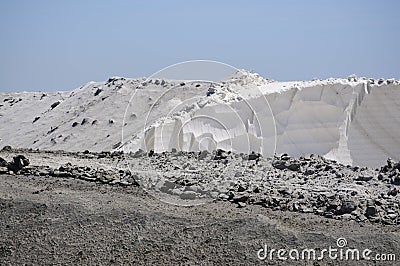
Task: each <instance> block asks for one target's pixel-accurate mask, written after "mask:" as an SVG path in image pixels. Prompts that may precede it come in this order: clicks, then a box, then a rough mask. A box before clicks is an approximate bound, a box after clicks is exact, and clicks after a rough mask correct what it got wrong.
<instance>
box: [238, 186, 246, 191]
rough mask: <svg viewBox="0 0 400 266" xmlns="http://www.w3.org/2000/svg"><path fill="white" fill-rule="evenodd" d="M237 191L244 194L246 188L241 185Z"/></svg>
mask: <svg viewBox="0 0 400 266" xmlns="http://www.w3.org/2000/svg"><path fill="white" fill-rule="evenodd" d="M237 191H238V192H244V191H246V188H245V187H243V186H242V185H239V187H238V189H237Z"/></svg>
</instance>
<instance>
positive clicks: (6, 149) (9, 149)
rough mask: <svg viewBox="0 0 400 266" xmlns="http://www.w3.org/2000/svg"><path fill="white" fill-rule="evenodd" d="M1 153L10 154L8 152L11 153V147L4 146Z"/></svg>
mask: <svg viewBox="0 0 400 266" xmlns="http://www.w3.org/2000/svg"><path fill="white" fill-rule="evenodd" d="M1 151H8V152H10V151H12V147H11V146H9V145H7V146H4V147H3V149H1Z"/></svg>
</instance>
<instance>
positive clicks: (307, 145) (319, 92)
mask: <svg viewBox="0 0 400 266" xmlns="http://www.w3.org/2000/svg"><path fill="white" fill-rule="evenodd" d="M252 79H255V81H254V82H251V80H252ZM249 80H250V81H249ZM378 83H379V84H378ZM398 89H399V83H398V81H394V80H388V81H386V80H379V81H375V80H372V79H365V78H361V79H358V80H357V78H356V77H349V78H348V79H327V80H317V81H310V82H268V81H263V80H261V81H260V79H259V77H258V76H257V75H254V74H250V73H245V74H244V75H243V76H241V77H240V78H238V79H236V80H229V81H228V82H224V83H222V84H220V85H219V86H216V93H215V94H213V95H211V96H210V97H209V99H201V100H199V101H198V102H197V103H195V104H193V106H192V107H191V110H190V112H187V113H179V114H174V116H171V117H168V118H166V119H160V120H159V121H158V123H156V124H154V125H150V126H148V127H147V131H146V133H145V134H143V135H142V136H140V137H139V138H138V139H136V140H135V141H128V142H127V143H126V144H125V145H124V148H123V150H124V151H134V150H137V149H139V148H141V149H144V150H155V151H156V152H162V151H170V150H171V149H173V148H175V149H177V150H184V151H199V150H213V149H216V148H220V149H224V150H232V151H235V152H245V153H249V152H252V151H255V152H260V153H262V154H263V155H264V156H271V155H272V154H273V153H274V152H277V153H288V154H290V155H292V156H302V155H306V154H310V153H314V154H320V155H323V156H325V157H327V158H330V159H333V160H337V161H339V162H341V163H345V164H351V165H360V166H372V167H375V166H379V165H382V164H383V163H384V162H385V161H386V159H387V158H388V157H390V158H393V159H396V160H399V159H400V156H399V154H400V153H399V152H398V151H399V150H400V149H399V148H400V132H399V130H400V118H399V114H400V110H399V109H400V108H399V102H398V101H396V99H397V98H398V95H399V90H398Z"/></svg>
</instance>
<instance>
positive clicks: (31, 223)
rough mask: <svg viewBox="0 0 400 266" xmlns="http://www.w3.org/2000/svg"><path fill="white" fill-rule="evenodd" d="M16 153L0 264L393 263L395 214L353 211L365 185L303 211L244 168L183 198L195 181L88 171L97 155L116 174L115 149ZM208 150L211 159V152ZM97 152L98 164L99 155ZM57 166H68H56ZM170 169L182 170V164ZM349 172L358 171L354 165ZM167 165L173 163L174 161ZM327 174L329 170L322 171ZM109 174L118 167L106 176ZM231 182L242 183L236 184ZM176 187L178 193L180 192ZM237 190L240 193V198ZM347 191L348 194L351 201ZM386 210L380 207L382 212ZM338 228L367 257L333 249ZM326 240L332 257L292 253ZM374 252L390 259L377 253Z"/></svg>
mask: <svg viewBox="0 0 400 266" xmlns="http://www.w3.org/2000/svg"><path fill="white" fill-rule="evenodd" d="M16 154H24V155H25V156H26V157H27V158H30V165H29V166H27V167H25V168H24V169H22V170H21V171H19V172H18V174H14V173H12V172H7V173H3V174H0V179H1V182H0V264H1V265H66V264H68V265H71V264H74V265H396V263H398V262H397V261H393V259H394V258H393V257H390V256H391V254H394V255H397V256H400V254H399V251H400V238H399V236H400V230H399V226H398V224H396V221H397V220H387V219H386V218H384V217H385V215H386V216H387V215H388V214H387V212H388V211H387V209H386V207H385V204H386V203H384V204H383V205H381V206H378V207H377V208H376V211H377V215H376V216H378V217H380V218H377V217H366V219H361V220H360V219H359V217H358V216H357V215H356V213H357V211H358V213H361V214H360V215H359V216H360V217H362V215H363V214H362V213H364V212H365V209H363V208H366V207H365V206H363V203H362V202H363V201H367V202H368V201H369V200H370V199H367V198H365V199H364V198H363V197H364V196H365V195H364V194H363V193H361V192H360V193H359V194H358V197H359V198H358V199H359V201H360V203H357V204H356V205H357V207H356V209H355V210H353V211H352V212H351V213H345V212H346V211H345V207H344V206H347V205H346V204H348V203H346V204H345V205H343V204H342V206H341V207H338V208H337V209H336V211H332V210H331V209H330V213H329V212H328V209H329V208H330V207H329V204H330V203H329V201H327V203H326V204H325V205H326V206H325V207H326V209H325V213H320V211H318V210H322V209H323V206H322V207H318V208H317V209H316V208H314V210H313V211H309V207H307V206H308V205H307V204H308V203H304V204H305V207H304V208H303V209H301V208H300V209H291V208H290V207H287V206H289V205H290V204H285V201H281V202H279V203H278V204H277V205H276V206H273V205H269V204H268V203H265V204H259V203H260V202H263V200H262V199H260V198H263V197H260V196H257V195H258V194H260V193H261V194H262V195H265V196H266V197H272V198H273V199H275V198H278V197H277V195H275V194H274V193H275V192H273V191H269V192H267V190H265V189H266V188H264V187H262V186H258V187H259V190H260V191H256V192H254V190H253V187H251V189H250V186H251V184H248V183H246V182H245V181H246V179H245V178H244V177H246V172H245V171H242V173H243V174H242V176H241V177H240V178H242V179H240V180H239V181H237V180H236V182H234V183H233V184H231V185H232V187H231V188H223V187H222V188H219V192H221V193H219V194H218V196H217V197H216V198H213V197H212V195H214V194H215V193H214V194H213V193H211V192H210V193H208V194H207V193H205V191H207V189H206V186H202V185H201V184H197V185H198V186H200V187H202V188H203V190H202V191H203V192H204V193H203V194H201V193H200V192H199V190H197V192H196V193H198V195H197V198H202V200H203V201H198V199H196V200H194V201H192V203H193V204H192V203H191V201H190V200H188V198H187V196H188V195H192V194H190V193H189V194H185V192H187V191H190V190H189V189H188V187H192V186H194V185H196V184H186V185H185V186H184V187H183V188H176V187H175V188H174V189H175V192H174V193H170V191H169V192H168V191H167V190H165V189H164V190H163V189H162V187H161V191H164V192H166V193H164V194H163V193H161V194H157V195H156V194H154V193H152V192H151V190H150V189H149V188H148V189H144V187H145V185H144V183H142V182H143V178H140V174H133V173H131V175H130V177H135V178H136V179H137V180H134V181H135V182H134V181H132V178H131V179H129V178H126V176H123V178H120V179H119V180H120V182H114V183H113V181H103V182H102V181H101V180H97V179H94V178H92V176H93V173H94V172H101V171H102V170H100V169H103V168H105V167H106V165H108V166H109V169H108V170H107V169H106V170H104V171H109V172H107V173H108V176H110V175H112V174H111V171H114V173H116V175H118V174H120V175H125V173H122V171H117V170H115V169H116V167H117V166H120V165H121V162H122V161H123V159H122V158H121V157H120V156H118V155H117V156H115V157H113V156H111V155H110V153H108V154H106V155H104V154H96V153H90V154H83V153H79V154H78V153H63V152H59V153H57V152H33V151H27V150H19V151H6V152H4V151H2V152H1V153H0V157H2V158H4V159H6V160H7V161H10V159H12V157H13V156H15V155H16ZM104 156H105V157H104ZM153 156H156V155H153ZM159 156H160V157H157V156H156V157H154V158H153V157H151V158H153V159H152V160H158V161H160V165H165V162H164V161H163V160H162V158H163V157H162V156H161V155H159ZM168 156H172V155H168ZM180 156H183V157H184V156H188V157H185V158H183V159H184V160H185V161H186V162H189V163H190V164H191V166H192V168H191V169H192V171H191V172H190V171H189V172H190V173H192V174H193V169H194V166H195V163H194V162H195V161H196V160H194V159H191V157H190V156H191V155H190V156H189V155H182V154H180ZM209 156H212V155H211V154H210V155H209ZM98 157H101V158H100V159H99V158H98ZM210 158H212V157H210ZM214 158H215V157H214ZM247 159H249V158H247ZM135 160H136V161H137V162H138V163H137V164H138V165H142V164H143V162H144V161H140V160H145V161H147V160H148V155H142V156H141V157H138V158H136V159H134V160H133V161H135ZM205 160H207V159H205ZM209 160H210V161H209V163H210V164H211V159H209ZM224 160H228V164H229V163H231V164H232V165H233V164H234V163H235V162H240V161H241V160H242V158H235V156H231V157H229V156H228V157H227V158H226V159H224ZM290 160H292V159H290ZM313 160H314V159H313ZM315 160H316V159H315ZM171 161H172V160H171ZM218 161H219V159H214V160H213V163H214V164H215V165H219V164H221V163H220V162H218ZM67 162H69V163H70V164H71V165H72V166H71V168H74V169H75V168H76V169H75V170H76V171H77V172H74V173H75V176H72V177H68V176H64V177H63V176H62V173H63V172H62V171H60V166H63V165H64V166H65V164H66V163H67ZM99 162H100V164H102V166H99V165H98V164H99ZM111 162H113V163H111ZM200 163H201V162H199V164H200ZM326 163H327V164H329V165H331V166H333V168H335V169H338V171H339V172H341V173H346V171H344V170H343V169H341V168H340V165H339V166H338V165H335V164H334V163H333V162H329V161H327V162H326ZM83 165H85V166H86V167H90V169H92V168H95V169H97V170H96V171H94V170H93V169H92V170H89V168H87V169H86V170H87V171H86V172H89V173H90V174H88V175H83V174H82V172H79V171H78V170H77V169H79V168H78V167H79V166H82V167H83ZM95 165H97V166H95ZM180 165H182V164H180ZM253 165H255V163H254V162H252V164H248V163H246V167H248V168H254V167H255V166H253ZM256 165H257V166H256V168H257V167H259V168H260V169H261V167H260V166H259V165H264V168H262V169H263V170H262V171H267V172H268V171H276V173H277V176H279V178H280V179H285V178H284V177H285V176H286V175H287V176H291V177H292V178H289V179H288V180H287V181H286V182H289V183H290V182H293V184H295V183H296V182H295V181H293V180H296V178H294V177H293V174H295V175H296V176H297V177H299V176H302V175H303V173H302V172H301V171H297V172H296V171H291V170H290V169H277V168H275V167H279V168H282V167H281V166H277V164H275V167H274V166H273V165H274V164H273V163H272V164H271V165H268V161H267V160H266V159H265V160H264V159H260V161H258V162H257V164H256ZM178 166H179V165H178ZM232 167H233V166H232ZM235 167H239V166H235ZM113 168H115V169H114V170H113ZM308 168H309V167H308ZM308 168H307V169H308ZM52 169H53V170H52ZM54 169H56V170H54ZM202 169H205V168H202ZM61 170H63V171H64V172H68V171H67V170H66V169H64V168H62V169H61ZM178 170H179V171H180V172H181V173H182V172H184V171H183V170H182V169H178ZM253 170H254V169H253ZM71 171H74V170H71ZM165 171H166V172H167V170H165ZM254 171H256V170H254ZM54 172H56V174H55V173H54ZM204 172H207V171H206V170H204ZM353 172H356V173H358V172H357V171H356V170H354V171H353ZM168 173H173V168H171V169H170V170H169V172H168ZM168 173H167V174H168ZM278 173H279V175H278ZM270 175H271V173H270ZM315 175H316V174H315ZM320 175H321V174H320ZM321 178H322V179H321V180H323V177H321ZM326 178H330V176H329V175H327V176H326ZM114 179H118V177H115V176H114ZM187 179H188V180H192V181H193V180H195V175H194V176H190V175H188V177H187ZM277 179H278V177H277ZM310 179H312V178H310ZM343 179H346V178H343ZM375 179H376V177H374V179H373V180H372V181H363V182H364V183H366V184H365V185H363V186H365V187H367V188H368V187H377V188H379V189H384V188H383V187H382V188H381V186H380V185H379V182H380V181H379V180H378V181H376V180H375ZM123 180H125V181H126V180H128V181H129V180H130V182H128V181H126V182H125V181H123ZM136 181H137V182H136ZM174 182H178V181H177V180H174ZM193 182H194V181H193ZM193 182H192V183H193ZM269 182H270V183H269V184H270V186H272V187H273V188H274V186H276V188H278V185H279V184H280V183H278V182H275V181H274V180H270V181H269ZM274 182H275V183H274ZM349 182H350V181H349ZM354 182H356V181H354ZM357 182H360V181H357ZM374 182H375V183H374ZM382 182H383V181H382ZM219 183H221V182H219ZM222 183H223V182H222ZM369 183H370V184H369ZM146 184H147V183H146ZM164 184H165V182H164ZM238 184H240V186H239V187H241V186H243V187H245V188H246V189H247V190H246V191H241V190H242V189H240V188H238ZM328 186H331V187H332V189H331V190H332V191H333V192H334V194H340V190H335V189H334V187H335V185H334V184H333V185H332V184H330V185H329V184H328ZM359 186H361V185H359ZM387 186H388V187H389V186H392V187H393V186H394V185H390V184H387ZM291 187H295V186H291ZM312 188H313V187H311V186H310V189H309V190H307V191H308V192H307V191H306V192H307V193H311V192H312ZM314 188H315V186H314ZM174 189H172V190H174ZM179 189H181V192H182V191H183V192H182V193H183V195H186V196H182V193H181V194H179V193H178V192H177V191H179ZM224 189H225V190H226V193H225V194H227V195H229V193H233V194H234V195H233V196H232V195H231V196H230V198H229V197H228V198H224V196H222V195H221V194H224V193H223V191H224ZM250 190H251V191H252V192H250ZM278 190H279V189H278ZM238 191H241V192H238ZM264 191H265V192H264ZM279 191H281V190H279ZM360 191H362V189H361V188H360ZM388 191H390V189H389V190H388ZM306 192H304V193H305V194H306ZM278 193H281V194H282V193H283V194H287V193H289V194H290V196H284V197H283V198H285V197H286V198H290V199H296V196H295V195H296V192H295V191H292V192H282V191H281V192H278ZM304 193H303V194H304ZM320 193H321V194H323V193H322V192H320ZM353 194H354V193H353ZM353 194H350V195H353ZM159 195H164V196H161V197H160V196H159ZM244 195H247V198H246V197H245V200H241V199H243V196H244ZM310 195H311V194H310ZM203 196H204V197H203ZM169 197H170V198H171V199H172V198H174V197H175V198H178V199H179V200H177V201H176V202H175V204H170V203H166V202H165V201H168V200H166V199H168V198H169ZM349 197H350V196H349ZM356 197H357V196H354V197H353V198H352V199H353V200H354V201H355V200H356ZM371 197H374V196H373V195H372V196H371ZM396 197H398V195H396ZM396 197H393V196H391V198H388V197H386V196H385V197H384V199H386V201H384V200H383V199H381V202H387V205H388V206H391V207H390V208H393V204H391V199H392V198H393V199H394V200H397V198H396ZM253 198H254V200H251V199H253ZM263 199H264V201H265V198H263ZM349 199H351V198H349ZM349 199H347V200H346V201H345V200H343V202H347V201H349ZM199 202H200V203H201V204H199ZM183 203H187V204H186V205H187V206H183V205H185V204H183ZM313 204H314V203H312V201H311V200H310V203H309V205H310V206H311V207H312V206H313ZM311 207H310V208H311ZM347 207H348V206H347ZM385 211H386V213H385ZM390 213H391V212H390V211H389V215H390ZM395 213H396V214H397V213H398V209H395ZM339 238H342V239H341V240H342V241H344V240H343V239H345V241H346V242H347V243H346V245H345V246H343V248H341V250H342V251H343V252H346V250H347V249H350V248H351V249H357V250H359V251H360V254H361V252H362V251H363V250H365V249H369V250H371V253H370V258H371V261H367V260H366V259H361V260H360V261H355V260H347V259H346V257H343V258H342V259H340V257H339V256H340V248H338V244H339V242H337V241H338V239H339ZM266 246H267V250H268V252H270V251H271V249H275V250H278V249H285V250H286V251H287V252H289V250H291V249H297V250H299V252H300V259H299V260H293V259H291V258H290V257H289V255H288V253H286V254H285V255H284V256H285V257H286V258H287V259H286V260H280V259H278V255H277V253H276V252H277V251H275V253H272V259H271V258H270V257H269V256H267V257H266V258H265V259H264V260H261V259H260V258H259V257H261V258H262V257H263V256H265V252H264V250H265V247H266ZM330 247H331V248H332V249H338V250H337V252H336V253H332V256H334V254H336V256H338V257H337V258H334V259H332V258H330V257H329V255H328V253H326V254H325V256H324V259H323V260H322V261H318V260H307V259H304V260H303V259H302V258H301V252H302V251H303V250H304V249H314V250H315V251H316V254H317V257H318V256H320V255H321V251H322V250H323V249H329V248H330ZM260 249H264V250H262V251H260ZM396 253H397V254H396ZM295 254H296V253H292V255H295ZM376 254H380V255H382V256H381V257H382V258H385V259H386V260H389V259H390V260H391V261H385V262H377V261H375V258H376V257H375V255H376ZM268 255H270V253H268ZM396 259H398V258H396Z"/></svg>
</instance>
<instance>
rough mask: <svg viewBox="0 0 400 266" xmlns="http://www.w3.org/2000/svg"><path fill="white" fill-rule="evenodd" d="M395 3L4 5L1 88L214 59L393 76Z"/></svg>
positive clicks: (398, 24) (261, 67)
mask: <svg viewBox="0 0 400 266" xmlns="http://www.w3.org/2000/svg"><path fill="white" fill-rule="evenodd" d="M399 9H400V1H396V0H392V1H390V0H382V1H372V0H363V1H361V0H360V1H358V0H353V1H349V0H347V1H344V0H336V1H328V0H304V1H298V0H297V1H296V0H281V1H272V0H265V1H261V0H259V1H256V0H252V1H244V0H241V1H239V0H218V1H215V0H202V1H187V0H181V1H177V0H170V1H161V0H160V1H154V0H148V1H122V0H116V1H103V0H85V1H81V0H69V1H61V0H59V1H58V0H36V1H31V0H26V1H23V0H3V1H0V92H4V91H55V90H71V89H74V88H77V87H80V86H81V85H83V84H85V83H87V82H89V81H103V80H106V79H108V78H109V77H111V76H124V77H130V78H137V77H145V76H146V77H147V76H150V75H152V74H153V73H155V72H157V71H158V70H160V69H163V68H165V67H167V66H169V65H171V64H176V63H179V62H182V61H187V60H197V59H204V60H215V61H220V62H223V63H226V64H229V65H232V66H234V67H237V68H240V69H246V70H252V71H254V72H257V73H259V74H260V75H262V76H264V77H267V78H271V79H274V80H280V81H287V80H309V79H312V78H328V77H347V76H348V75H350V74H356V75H357V76H365V77H373V78H380V77H383V78H392V77H393V78H397V79H400V49H399V47H400V16H399V15H398V10H399Z"/></svg>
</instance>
